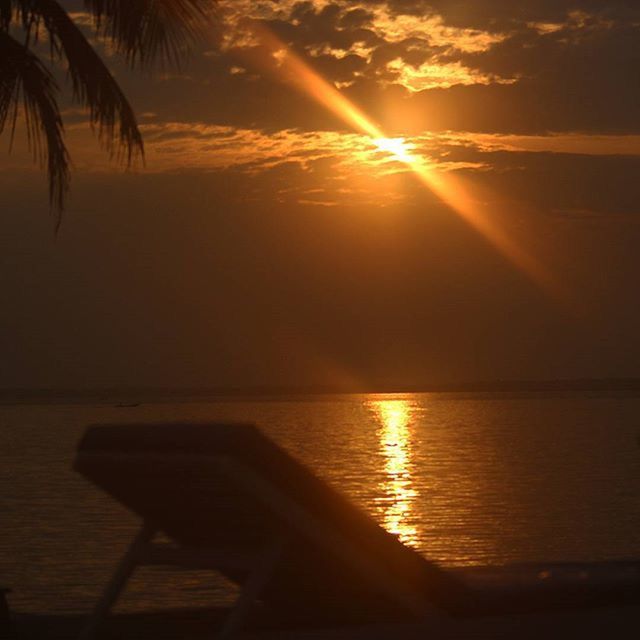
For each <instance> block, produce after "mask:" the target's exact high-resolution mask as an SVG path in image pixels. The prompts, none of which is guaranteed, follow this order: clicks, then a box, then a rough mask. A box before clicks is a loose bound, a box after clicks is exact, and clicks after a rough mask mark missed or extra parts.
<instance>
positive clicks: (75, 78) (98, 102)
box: [14, 0, 143, 163]
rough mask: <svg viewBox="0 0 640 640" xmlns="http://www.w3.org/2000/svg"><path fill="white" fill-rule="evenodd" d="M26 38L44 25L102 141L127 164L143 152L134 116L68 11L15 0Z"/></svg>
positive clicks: (48, 1) (47, 0)
mask: <svg viewBox="0 0 640 640" xmlns="http://www.w3.org/2000/svg"><path fill="white" fill-rule="evenodd" d="M14 1H15V3H16V4H17V6H18V14H19V16H20V19H21V22H22V26H23V28H24V30H25V32H26V34H27V38H34V39H38V38H39V37H40V34H39V31H40V29H41V28H43V29H44V30H45V31H46V33H47V36H48V40H49V46H50V49H51V52H52V55H53V57H54V58H58V59H63V60H64V61H65V62H66V64H67V69H68V73H69V76H70V78H71V82H72V86H73V97H74V98H75V99H76V100H77V101H79V102H80V103H81V104H83V105H84V106H86V107H88V109H89V113H90V117H91V123H92V124H93V125H96V126H97V128H98V131H99V134H100V140H101V142H102V143H103V144H104V145H105V146H106V147H107V149H108V150H109V151H110V152H113V151H121V152H123V154H124V156H125V157H126V159H127V162H128V163H130V162H131V160H132V157H133V155H134V154H135V153H136V152H139V153H140V154H142V153H143V143H142V136H141V135H140V131H139V130H138V125H137V122H136V116H135V114H134V112H133V109H132V108H131V106H130V105H129V102H128V101H127V99H126V97H125V95H124V93H122V90H121V89H120V87H119V86H118V83H117V82H116V81H115V79H114V78H113V76H112V75H111V72H110V71H109V69H108V68H107V67H106V65H105V64H104V63H103V62H102V60H101V59H100V56H98V54H97V53H96V52H95V50H94V49H93V47H92V46H91V45H90V44H89V42H88V41H87V39H86V38H85V37H84V35H83V33H82V32H81V31H80V29H79V28H78V27H77V26H76V24H75V23H74V22H73V20H71V18H70V17H69V15H68V14H67V12H66V11H65V10H64V9H63V8H62V7H61V6H60V5H59V4H58V2H56V1H55V0H14Z"/></svg>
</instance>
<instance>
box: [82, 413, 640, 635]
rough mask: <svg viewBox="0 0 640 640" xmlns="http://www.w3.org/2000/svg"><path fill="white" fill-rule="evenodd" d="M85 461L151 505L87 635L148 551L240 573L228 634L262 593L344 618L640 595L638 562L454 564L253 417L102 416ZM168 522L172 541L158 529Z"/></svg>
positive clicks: (559, 605)
mask: <svg viewBox="0 0 640 640" xmlns="http://www.w3.org/2000/svg"><path fill="white" fill-rule="evenodd" d="M75 469H76V470H77V471H79V472H80V473H81V474H82V475H84V476H85V477H86V478H88V479H89V480H90V481H92V482H93V483H95V484H96V485H97V486H98V487H100V488H102V489H104V490H105V491H106V492H108V493H109V494H111V495H112V496H113V497H114V498H115V499H116V500H118V501H120V502H121V503H122V504H123V505H125V506H126V507H128V508H129V509H131V510H132V511H133V512H135V513H136V514H138V515H139V516H140V518H141V519H142V526H141V529H140V531H139V532H138V534H137V535H136V537H135V538H134V540H133V542H132V544H131V546H130V547H129V549H128V551H127V552H126V554H125V556H124V557H123V559H122V560H121V562H120V564H119V566H118V567H117V569H116V571H115V573H114V575H113V577H112V579H111V581H110V582H109V583H108V585H107V586H106V588H105V590H104V592H103V595H102V597H101V598H100V600H99V601H98V603H97V605H96V607H95V609H94V611H93V614H92V615H91V616H90V618H89V620H88V621H87V624H86V626H85V627H84V630H83V632H82V634H81V638H83V640H87V639H88V638H91V637H93V636H94V634H95V632H96V630H97V628H98V626H99V624H100V622H101V620H102V619H103V618H104V617H105V616H106V615H107V614H108V613H109V611H110V609H111V608H112V606H113V605H114V603H115V602H116V600H117V598H118V596H119V594H120V593H121V591H122V589H123V588H124V586H125V584H126V582H127V581H128V579H129V577H130V576H131V574H132V572H133V571H134V569H135V568H136V567H137V566H139V565H145V564H146V565H148V564H152V565H170V566H174V567H184V568H190V569H193V568H199V569H215V570H217V571H220V572H221V573H223V574H224V575H225V576H226V577H227V578H229V579H231V580H232V581H234V582H236V583H237V584H238V585H240V587H241V590H240V595H239V597H238V599H237V601H236V603H235V605H234V607H233V608H232V609H231V611H230V613H229V614H228V616H227V618H226V620H225V622H224V624H223V625H222V628H221V629H220V631H219V637H220V638H225V637H229V636H230V635H232V634H233V633H234V632H236V631H237V630H238V629H239V628H240V627H241V626H242V624H243V623H244V622H245V619H246V618H247V616H248V614H249V612H250V610H251V609H252V607H253V606H254V605H255V604H256V603H257V602H258V601H259V602H260V603H262V606H264V607H266V608H268V609H269V610H271V611H275V612H276V613H279V614H280V616H281V617H282V619H284V620H287V621H288V622H289V623H291V622H297V623H299V624H300V625H309V626H313V625H316V626H318V625H319V626H327V625H331V626H334V627H335V626H342V625H348V624H364V623H367V624H372V623H373V624H386V623H397V622H400V621H412V620H413V621H419V620H424V619H427V618H428V617H430V616H445V617H480V616H500V615H507V614H522V613H531V612H536V611H552V610H561V609H576V608H579V609H583V608H590V607H597V606H601V605H612V604H615V605H621V604H627V603H637V602H640V563H636V562H620V563H604V564H587V565H574V564H566V565H546V566H545V567H540V566H539V565H535V566H528V567H527V566H521V567H518V568H517V570H515V569H500V570H496V569H493V570H484V571H483V570H472V571H467V572H466V573H465V574H459V573H456V572H452V571H449V570H444V569H442V568H440V567H438V566H437V565H436V564H434V563H432V562H429V561H428V560H427V559H426V558H424V557H423V556H422V555H420V554H419V553H417V552H416V551H414V550H413V549H411V548H409V547H407V546H405V545H403V544H402V543H401V542H400V541H399V540H398V539H397V538H396V537H395V536H393V535H391V534H390V533H388V532H386V531H385V530H384V529H382V528H381V527H380V526H379V525H378V524H376V523H375V522H374V521H373V520H372V519H371V518H370V517H369V516H368V515H366V514H364V513H363V512H362V511H360V510H359V509H358V508H356V507H355V506H354V505H353V504H351V503H350V502H349V501H348V500H347V499H346V498H345V497H344V496H343V495H341V494H340V493H339V492H338V491H336V490H335V489H333V488H332V487H330V486H329V485H328V484H327V483H325V482H324V481H322V480H321V479H319V478H318V477H317V476H315V475H314V474H313V473H312V472H311V471H310V470H309V469H308V468H307V467H305V466H304V465H303V464H301V463H300V462H298V461H297V460H296V459H295V458H293V457H292V456H291V455H289V454H288V453H287V452H285V451H284V450H283V449H281V448H280V447H279V446H277V445H276V444H275V443H274V442H273V441H271V440H270V439H269V438H267V437H266V436H264V435H263V434H262V433H261V432H260V431H259V430H258V429H257V428H256V427H254V426H252V425H247V424H181V423H171V424H167V423H163V424H131V425H129V424H128V425H122V424H119V425H96V426H92V427H89V428H88V429H87V431H86V432H85V434H84V436H83V438H82V440H81V442H80V444H79V447H78V453H77V457H76V461H75ZM158 532H162V533H164V534H165V535H166V536H168V537H169V538H170V540H171V541H172V543H171V544H167V543H163V544H159V543H157V542H154V541H153V538H154V536H155V535H156V533H158Z"/></svg>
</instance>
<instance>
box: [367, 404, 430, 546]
mask: <svg viewBox="0 0 640 640" xmlns="http://www.w3.org/2000/svg"><path fill="white" fill-rule="evenodd" d="M369 408H370V409H371V410H372V411H373V412H374V413H375V415H376V417H377V419H378V422H379V424H380V430H379V442H380V453H381V454H382V456H383V458H384V472H385V476H386V477H385V479H384V481H383V483H382V487H381V489H382V492H381V493H382V494H383V495H384V498H383V501H384V502H383V512H384V513H383V524H384V528H385V529H386V530H387V531H389V532H390V533H393V534H395V535H397V536H398V537H399V538H400V540H401V541H402V542H404V543H406V544H416V543H417V542H418V530H417V528H416V526H415V524H413V522H414V521H415V519H414V518H412V517H411V516H412V514H413V511H414V508H415V501H416V499H417V497H418V492H417V490H416V489H415V487H414V485H413V478H412V470H413V459H412V451H411V447H412V445H411V432H410V421H411V413H412V405H411V403H410V402H408V401H406V400H396V399H394V400H372V401H370V402H369Z"/></svg>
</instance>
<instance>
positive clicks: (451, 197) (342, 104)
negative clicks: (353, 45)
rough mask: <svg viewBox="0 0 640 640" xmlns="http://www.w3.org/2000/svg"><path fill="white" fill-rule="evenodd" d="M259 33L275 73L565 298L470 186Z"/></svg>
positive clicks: (270, 37) (275, 41)
mask: <svg viewBox="0 0 640 640" xmlns="http://www.w3.org/2000/svg"><path fill="white" fill-rule="evenodd" d="M255 33H256V36H257V37H258V38H259V40H260V42H261V44H262V45H263V46H264V47H265V48H266V49H267V50H268V51H269V52H270V53H271V57H272V61H273V62H275V63H276V66H275V68H276V69H277V73H278V74H279V76H280V77H281V78H282V79H284V80H285V81H286V82H287V83H289V84H291V85H293V86H295V87H296V88H297V89H298V90H299V91H301V92H303V93H304V94H306V95H308V96H310V97H311V98H313V99H314V100H316V101H317V102H318V103H319V104H321V105H323V106H324V107H325V108H326V109H328V110H329V111H331V112H332V113H333V114H334V115H336V116H337V117H339V118H340V119H341V120H342V121H343V122H344V123H345V124H347V125H349V126H350V127H352V128H353V129H355V130H357V131H359V132H361V133H364V134H366V135H367V136H369V137H370V138H371V143H372V145H373V146H375V147H376V148H378V149H379V150H381V151H384V152H386V153H388V154H389V155H390V157H391V159H394V160H397V161H398V162H401V163H403V164H404V165H406V166H407V167H408V168H409V169H410V170H411V171H412V172H413V173H414V174H415V176H416V177H417V179H418V180H419V181H420V182H421V183H422V184H423V185H424V186H426V187H427V188H428V189H430V190H431V192H432V193H434V194H435V195H436V196H437V197H438V198H439V199H440V200H441V201H442V202H444V203H445V204H446V205H447V206H448V207H449V208H450V209H451V210H453V211H454V212H455V213H457V214H458V215H459V216H460V217H461V218H462V219H463V220H465V221H466V222H467V223H468V224H469V225H470V226H471V227H473V228H474V229H475V230H476V231H477V232H478V233H480V234H481V235H482V236H483V237H484V238H485V239H486V240H487V241H488V242H489V243H490V244H491V245H493V246H494V247H495V248H496V249H498V250H499V251H500V253H501V254H502V255H503V256H505V257H506V258H507V259H508V260H509V261H510V262H511V263H513V264H514V265H515V266H516V267H518V268H519V269H520V270H521V271H522V272H524V273H525V274H526V275H527V276H528V277H529V278H530V279H531V280H532V281H533V282H535V283H536V284H537V285H538V286H540V287H542V288H543V289H545V290H547V291H549V292H553V293H555V294H557V295H558V297H560V294H563V292H561V291H560V290H559V286H558V283H557V282H556V281H555V279H554V278H553V277H552V276H551V274H550V273H549V271H548V270H547V269H546V268H545V266H544V265H543V264H541V263H540V262H539V261H538V260H537V259H536V258H535V257H534V256H533V255H531V254H530V253H528V252H527V251H526V250H525V249H524V248H523V247H522V246H521V245H520V244H518V243H517V242H516V241H515V240H514V239H513V238H512V237H510V236H509V234H508V233H507V232H506V231H505V230H504V229H503V228H502V227H500V225H498V224H497V223H496V222H495V221H494V220H493V219H492V217H491V216H488V215H487V214H486V213H485V212H483V211H482V208H481V205H480V204H479V198H478V196H477V195H476V196H475V197H474V195H473V192H472V189H471V185H469V184H468V182H467V181H465V180H464V179H463V178H461V177H460V176H454V175H452V174H451V173H445V172H443V171H437V170H436V169H434V167H433V166H430V165H428V163H426V162H425V161H424V158H422V157H420V156H419V155H417V154H414V153H412V152H411V149H410V145H408V144H407V143H406V142H405V140H404V138H392V137H388V136H386V135H385V134H384V132H383V131H382V129H380V127H378V126H377V125H376V124H375V123H374V122H372V121H371V119H370V118H368V117H367V115H366V114H365V113H364V112H363V111H362V110H361V109H359V108H358V107H357V106H356V105H355V104H353V103H352V102H351V101H350V100H349V99H347V98H346V97H345V96H344V95H343V94H341V93H340V92H339V91H338V89H336V87H335V86H333V85H332V84H331V83H329V82H327V81H326V80H325V79H324V78H323V77H322V76H320V75H319V74H318V73H317V72H316V71H314V70H313V69H312V68H311V67H310V66H309V65H308V64H307V63H306V62H305V61H304V60H302V58H300V57H299V56H298V55H297V54H296V53H294V52H293V51H291V50H290V49H289V48H288V47H287V45H285V44H284V43H283V42H281V41H280V40H279V39H278V38H277V37H276V36H275V35H274V34H273V33H271V32H270V31H269V30H267V29H266V28H263V27H259V28H256V32H255Z"/></svg>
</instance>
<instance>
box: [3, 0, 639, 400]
mask: <svg viewBox="0 0 640 640" xmlns="http://www.w3.org/2000/svg"><path fill="white" fill-rule="evenodd" d="M62 4H63V5H65V6H66V7H67V8H68V9H69V10H70V11H71V12H73V17H74V19H75V20H76V22H77V23H78V24H79V25H81V26H82V27H83V28H84V29H88V22H89V21H88V17H87V16H86V15H85V14H84V13H82V7H81V3H79V2H75V1H70V2H62ZM220 6H221V16H220V22H219V23H218V24H217V25H212V26H211V27H210V28H209V29H207V32H206V33H205V34H204V36H203V40H202V42H201V43H200V44H199V45H198V47H197V48H196V50H195V51H194V52H193V54H192V55H191V57H190V58H189V59H188V60H187V61H185V62H184V63H183V65H182V66H181V67H180V68H179V69H173V68H168V67H167V68H164V69H156V70H155V71H154V72H152V73H139V72H131V71H130V70H127V69H126V67H125V65H124V64H123V61H122V60H121V59H119V57H118V56H117V55H116V54H114V53H113V51H111V49H110V48H109V47H108V46H106V45H105V43H103V42H100V41H95V46H96V48H97V49H98V50H99V51H100V52H101V54H102V55H103V57H104V59H105V60H106V61H107V64H108V65H109V67H110V69H111V70H112V72H113V73H114V75H115V76H116V78H117V79H118V81H119V82H120V84H121V86H122V87H123V89H124V90H125V93H126V94H127V96H128V97H129V99H130V102H131V104H132V105H133V106H134V108H135V110H136V113H137V115H138V119H139V123H140V126H141V130H142V132H143V135H144V139H145V147H146V158H145V163H144V165H143V164H142V163H140V162H138V163H136V165H135V166H134V167H133V168H132V169H130V170H125V169H123V167H122V166H120V165H118V163H117V162H115V161H113V160H111V159H110V158H109V156H108V154H106V153H105V152H104V150H102V149H101V148H100V146H99V144H98V143H97V141H96V139H95V136H94V135H93V134H92V132H91V130H90V127H89V126H88V124H87V119H86V114H85V113H84V112H83V110H82V109H79V108H78V106H77V105H74V104H72V103H71V101H70V100H68V99H64V100H63V103H62V107H63V109H64V116H65V122H66V135H67V141H68V144H69V148H70V151H71V154H72V158H73V163H74V170H73V178H72V190H71V194H70V197H69V201H68V205H67V209H66V211H65V214H64V219H63V223H62V228H61V230H60V232H59V233H58V234H57V235H55V234H54V233H53V222H52V218H51V216H50V214H49V211H48V203H47V184H46V176H45V175H44V174H43V173H42V172H41V171H40V169H39V168H38V167H37V166H36V165H34V164H33V162H32V159H31V156H30V155H29V154H28V153H27V152H26V150H25V139H26V135H25V132H24V129H22V130H21V129H20V128H18V131H17V132H16V140H15V143H14V147H13V150H12V152H11V153H9V140H8V137H7V136H6V135H3V137H1V138H0V144H2V152H1V153H0V193H1V194H2V198H1V200H0V287H1V290H2V292H3V303H2V305H1V306H0V349H1V353H2V363H1V364H0V387H4V388H34V387H38V388H42V387H47V388H102V387H194V386H195V387H234V388H243V387H254V386H305V387H308V386H313V385H322V386H329V387H332V388H336V389H345V390H347V389H373V388H388V389H401V388H403V387H406V386H412V387H415V386H424V387H425V388H428V387H429V385H434V384H438V385H441V384H452V383H462V382H469V381H477V380H512V379H569V378H592V377H593V378H600V377H633V376H640V338H639V335H638V329H637V327H638V326H640V305H638V304H637V282H638V276H640V252H639V251H638V246H639V240H640V227H639V224H638V221H639V217H638V216H639V215H640V181H639V180H638V176H639V175H640V117H639V116H640V4H639V3H638V2H637V1H636V0H606V1H605V0H601V1H597V0H521V1H520V2H513V0H473V1H471V0H359V1H354V2H350V1H349V2H348V1H345V0H326V1H325V0H313V1H303V2H300V1H297V0H282V1H281V2H274V1H270V0H262V1H261V0H251V1H250V0H221V2H220ZM87 33H88V34H89V33H90V31H87ZM60 82H61V83H62V85H63V86H64V84H65V79H64V76H62V75H61V76H60Z"/></svg>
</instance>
